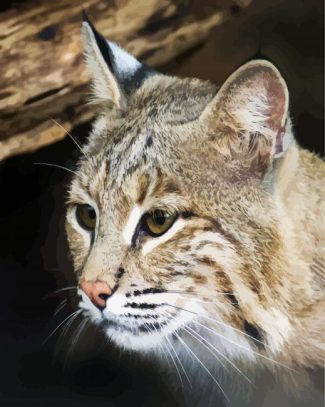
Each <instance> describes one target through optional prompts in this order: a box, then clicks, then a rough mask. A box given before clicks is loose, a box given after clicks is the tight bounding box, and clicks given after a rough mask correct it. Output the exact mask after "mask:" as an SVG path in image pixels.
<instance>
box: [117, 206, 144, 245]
mask: <svg viewBox="0 0 325 407" xmlns="http://www.w3.org/2000/svg"><path fill="white" fill-rule="evenodd" d="M140 217H141V209H140V208H139V207H138V206H135V207H134V208H133V209H132V211H131V212H130V215H129V219H128V221H127V222H126V225H125V228H124V229H123V233H122V234H123V238H124V241H125V243H126V244H127V245H131V242H132V237H133V234H134V231H135V228H136V227H137V224H138V223H139V220H140Z"/></svg>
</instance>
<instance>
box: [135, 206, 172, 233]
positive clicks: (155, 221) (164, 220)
mask: <svg viewBox="0 0 325 407" xmlns="http://www.w3.org/2000/svg"><path fill="white" fill-rule="evenodd" d="M176 219H177V214H176V213H174V214H172V213H169V212H166V211H163V210H160V209H159V210H155V211H153V212H151V213H148V214H147V215H146V216H145V217H144V219H143V227H144V230H145V231H146V232H147V233H148V234H149V235H151V236H154V237H157V236H160V235H162V234H164V233H165V232H167V230H168V229H169V228H170V227H171V226H172V224H173V223H174V222H175V220H176Z"/></svg>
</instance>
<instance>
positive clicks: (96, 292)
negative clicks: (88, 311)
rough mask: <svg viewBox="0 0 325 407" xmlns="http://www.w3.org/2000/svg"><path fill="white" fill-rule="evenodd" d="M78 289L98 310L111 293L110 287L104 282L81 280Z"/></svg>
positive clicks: (102, 306)
mask: <svg viewBox="0 0 325 407" xmlns="http://www.w3.org/2000/svg"><path fill="white" fill-rule="evenodd" d="M80 288H81V289H82V291H84V292H85V294H87V295H88V297H89V298H90V300H91V301H92V303H93V304H94V305H96V307H98V308H104V307H105V305H106V300H107V298H108V297H109V296H111V295H112V293H113V291H112V289H111V288H110V286H109V285H108V284H107V283H104V281H86V280H82V281H80Z"/></svg>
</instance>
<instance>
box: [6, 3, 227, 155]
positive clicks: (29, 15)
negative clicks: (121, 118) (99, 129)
mask: <svg viewBox="0 0 325 407" xmlns="http://www.w3.org/2000/svg"><path fill="white" fill-rule="evenodd" d="M186 3H187V2H186V1H185V2H184V1H181V0H179V1H172V0H115V1H113V0H110V1H109V0H106V1H104V0H83V1H79V0H56V1H48V0H38V1H34V2H30V3H27V5H26V6H25V7H24V8H21V7H20V8H19V9H11V10H10V11H7V12H5V13H2V14H1V15H0V55H1V64H0V77H1V78H2V81H1V83H0V161H1V160H3V159H5V158H7V157H9V156H12V155H15V154H19V153H24V152H29V151H33V150H35V149H37V148H39V147H41V146H45V145H47V144H50V143H53V142H55V141H57V140H60V139H62V138H64V137H65V135H66V133H65V130H64V129H63V128H62V127H60V126H58V125H57V124H55V122H54V120H56V121H57V122H59V123H60V124H61V125H62V126H63V127H64V128H65V129H66V130H67V131H70V130H71V129H72V128H73V127H74V126H76V125H78V124H81V123H83V122H85V121H88V120H90V119H91V118H92V116H93V112H92V110H91V107H90V106H89V105H87V104H86V103H85V95H86V94H87V91H88V90H87V85H88V83H89V76H88V73H87V72H86V68H85V65H84V63H83V57H82V44H81V37H80V27H81V11H82V8H83V9H85V10H86V11H87V13H88V14H89V16H90V17H91V19H92V20H93V21H94V23H95V25H96V27H97V28H98V30H99V31H100V32H102V33H103V34H104V35H105V37H107V38H109V39H111V40H115V41H117V42H118V43H120V44H121V45H122V46H124V47H125V48H126V49H128V50H129V51H130V52H131V53H133V54H134V55H135V56H137V57H138V58H139V59H141V60H143V61H145V62H147V63H148V64H150V65H152V66H155V67H157V66H159V65H162V64H164V63H166V62H168V61H170V60H171V59H173V58H174V57H176V56H177V55H179V54H181V53H183V52H184V51H186V50H188V49H190V48H192V47H195V46H197V45H198V44H199V43H201V42H203V41H204V40H205V38H206V37H207V36H208V35H209V33H210V31H211V30H212V29H213V28H214V27H216V26H218V25H220V24H221V23H223V21H224V20H225V19H226V18H227V17H228V12H227V11H226V9H219V10H217V9H215V11H214V12H213V13H210V14H209V15H206V16H204V17H202V16H200V18H198V17H197V16H195V15H194V14H193V13H191V11H190V8H189V7H187V6H186ZM53 119H54V120H53Z"/></svg>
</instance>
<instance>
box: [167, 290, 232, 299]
mask: <svg viewBox="0 0 325 407" xmlns="http://www.w3.org/2000/svg"><path fill="white" fill-rule="evenodd" d="M163 293H164V294H165V293H166V294H168V293H171V294H186V295H194V296H197V295H198V294H197V293H191V292H188V291H183V290H164V291H163ZM216 295H226V296H227V295H236V293H235V292H231V293H225V292H216V293H215V294H202V297H207V298H208V297H211V298H215V297H216Z"/></svg>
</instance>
